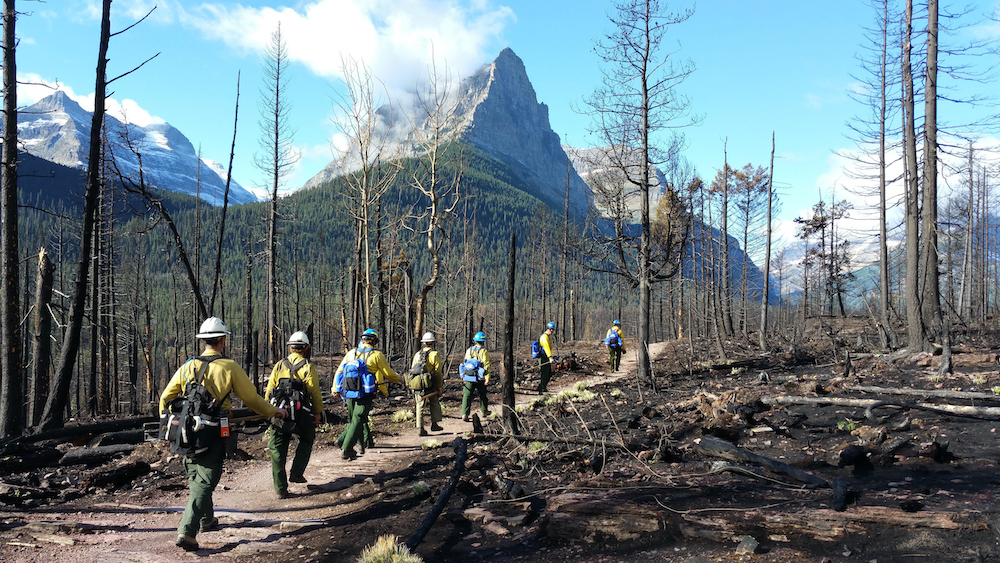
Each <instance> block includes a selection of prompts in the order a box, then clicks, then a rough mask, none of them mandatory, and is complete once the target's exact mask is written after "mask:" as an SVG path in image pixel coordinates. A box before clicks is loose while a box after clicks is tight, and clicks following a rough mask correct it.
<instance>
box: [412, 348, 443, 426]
mask: <svg viewBox="0 0 1000 563" xmlns="http://www.w3.org/2000/svg"><path fill="white" fill-rule="evenodd" d="M420 342H421V344H423V346H422V347H421V350H420V351H419V352H417V353H416V355H414V356H413V363H412V364H411V367H410V378H411V379H412V378H413V377H415V376H417V377H419V376H420V375H421V374H423V373H428V374H430V376H431V381H430V386H429V387H424V388H420V389H417V388H414V387H413V386H412V385H411V386H410V388H411V389H413V394H414V395H416V398H417V428H419V429H420V435H421V436H426V435H427V430H426V429H425V428H424V409H425V408H426V410H428V411H430V413H431V430H432V431H434V432H440V431H441V430H444V428H442V427H441V425H440V424H439V423H440V422H441V419H442V418H443V416H442V413H441V391H442V390H443V389H444V372H443V367H442V365H441V354H439V353H438V351H437V350H435V349H434V346H435V345H436V344H437V338H436V337H435V336H434V333H433V332H425V333H424V336H423V337H422V338H421V339H420Z"/></svg>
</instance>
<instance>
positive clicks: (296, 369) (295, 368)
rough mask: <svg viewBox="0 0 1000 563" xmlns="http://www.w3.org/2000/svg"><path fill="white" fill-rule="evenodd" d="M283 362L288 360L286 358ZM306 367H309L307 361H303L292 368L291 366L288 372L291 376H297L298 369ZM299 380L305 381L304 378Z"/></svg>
mask: <svg viewBox="0 0 1000 563" xmlns="http://www.w3.org/2000/svg"><path fill="white" fill-rule="evenodd" d="M285 361H288V359H287V358H286V359H285ZM289 364H291V362H289ZM307 365H309V360H307V359H303V360H302V361H301V362H299V363H297V364H295V365H294V366H291V367H290V368H289V370H288V371H290V372H291V373H292V374H297V373H299V370H300V369H302V368H303V367H305V366H307ZM299 379H305V377H300V378H299Z"/></svg>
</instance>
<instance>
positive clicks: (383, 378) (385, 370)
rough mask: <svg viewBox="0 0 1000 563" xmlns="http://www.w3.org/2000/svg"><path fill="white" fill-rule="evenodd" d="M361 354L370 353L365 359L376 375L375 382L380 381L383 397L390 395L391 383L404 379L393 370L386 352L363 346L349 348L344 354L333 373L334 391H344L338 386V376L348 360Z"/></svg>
mask: <svg viewBox="0 0 1000 563" xmlns="http://www.w3.org/2000/svg"><path fill="white" fill-rule="evenodd" d="M359 354H367V355H368V356H367V357H368V359H367V360H366V361H365V363H367V364H368V373H371V374H374V375H375V382H376V383H378V392H379V393H381V394H382V396H383V397H388V396H389V383H399V382H400V381H402V380H401V379H400V378H399V375H398V374H397V373H396V372H395V371H393V369H392V366H390V365H389V360H387V359H386V358H385V354H383V353H382V352H379V351H378V350H375V349H372V348H362V347H360V346H359V347H357V348H353V349H351V350H348V351H347V353H346V354H344V359H343V360H341V361H340V366H338V367H337V372H336V373H335V374H334V375H333V392H334V393H342V392H343V391H344V390H343V389H338V388H337V381H338V380H339V378H338V376H339V375H340V373H341V372H343V371H344V366H345V365H347V362H349V361H351V360H353V359H355V358H357V357H358V355H359Z"/></svg>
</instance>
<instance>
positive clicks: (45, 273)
mask: <svg viewBox="0 0 1000 563" xmlns="http://www.w3.org/2000/svg"><path fill="white" fill-rule="evenodd" d="M55 270H56V267H55V265H54V264H53V263H52V261H51V260H49V255H48V254H47V253H46V252H45V249H44V248H43V249H42V250H41V251H40V252H39V253H38V281H37V283H36V289H35V342H34V346H33V350H32V358H34V368H33V369H32V371H31V392H30V393H29V396H30V397H31V411H30V413H29V420H30V423H31V425H32V426H34V425H36V424H38V421H39V420H40V419H41V417H42V407H43V406H44V404H45V403H44V401H45V397H47V396H48V394H49V366H50V365H51V363H52V360H51V357H50V356H51V354H52V339H51V338H50V335H49V333H50V331H51V330H52V315H51V314H49V303H50V302H51V300H52V278H53V275H54V273H55Z"/></svg>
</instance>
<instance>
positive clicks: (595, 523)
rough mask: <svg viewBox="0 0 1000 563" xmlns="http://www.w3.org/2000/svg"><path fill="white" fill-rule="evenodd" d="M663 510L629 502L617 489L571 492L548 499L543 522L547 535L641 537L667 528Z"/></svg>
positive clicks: (585, 538) (590, 539)
mask: <svg viewBox="0 0 1000 563" xmlns="http://www.w3.org/2000/svg"><path fill="white" fill-rule="evenodd" d="M665 520H666V516H665V514H664V513H663V511H661V510H657V509H653V508H649V507H645V506H643V505H641V504H639V503H636V502H629V501H628V500H626V499H622V498H620V497H619V496H617V495H615V494H614V493H613V492H604V491H602V492H599V493H593V492H567V493H562V494H560V495H557V496H555V497H552V498H550V499H548V502H547V505H546V510H545V514H544V515H543V516H542V523H543V526H544V530H545V535H546V536H548V537H552V538H564V539H568V540H573V541H580V540H583V541H586V542H591V543H592V542H594V541H597V540H599V539H602V538H604V537H610V538H614V539H616V540H618V541H628V540H637V539H640V538H642V537H643V536H647V537H648V536H650V535H651V534H656V533H658V532H661V531H662V530H663V529H664V522H665Z"/></svg>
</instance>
